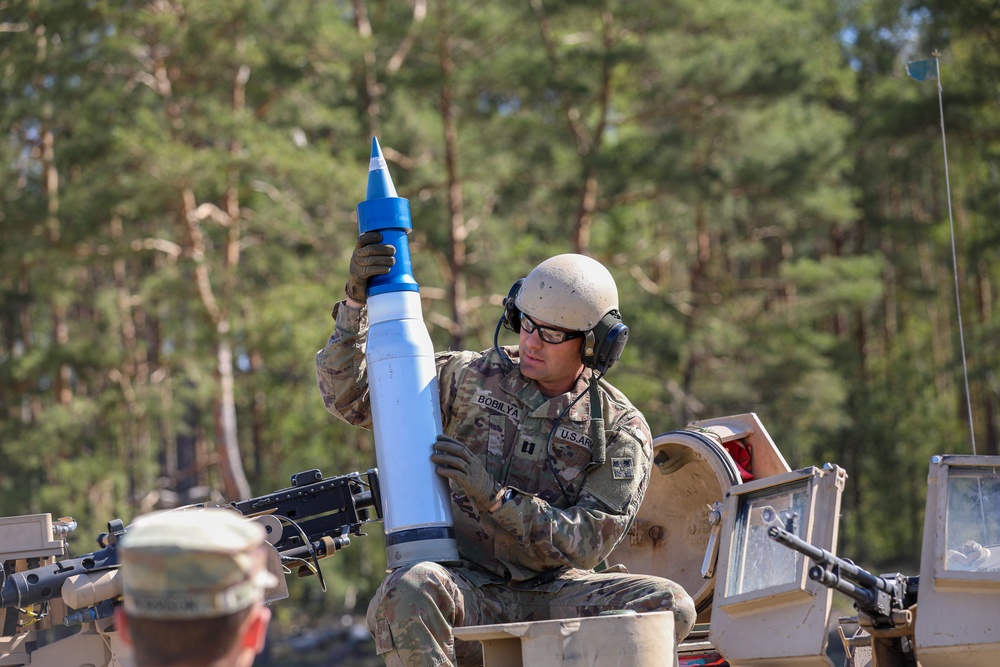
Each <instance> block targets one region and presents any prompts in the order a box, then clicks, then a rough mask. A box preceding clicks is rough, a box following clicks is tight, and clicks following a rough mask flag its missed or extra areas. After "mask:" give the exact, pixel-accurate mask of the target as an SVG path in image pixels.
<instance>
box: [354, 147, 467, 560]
mask: <svg viewBox="0 0 1000 667" xmlns="http://www.w3.org/2000/svg"><path fill="white" fill-rule="evenodd" d="M358 227H359V231H360V232H361V233H364V232H368V231H379V232H381V234H382V242H383V243H389V244H392V245H393V246H394V247H395V248H396V254H395V260H396V263H395V264H394V265H393V267H392V269H391V270H390V271H389V273H388V274H386V275H383V276H376V277H374V278H372V279H371V280H370V281H369V282H368V289H367V298H368V341H367V344H366V347H365V360H366V362H367V365H368V390H369V396H370V400H371V407H372V429H373V430H374V432H375V456H376V459H377V461H378V470H379V487H380V489H381V496H382V520H383V525H384V527H385V550H386V561H387V564H388V567H389V569H395V568H397V567H401V566H403V565H409V564H412V563H417V562H420V561H425V560H429V561H438V562H456V561H458V546H457V543H456V542H455V529H454V522H453V520H452V514H451V493H450V491H449V489H448V481H447V480H446V479H445V478H443V477H441V476H440V475H438V474H437V473H436V472H435V471H434V468H435V466H434V464H433V463H431V453H432V451H433V449H434V441H435V440H436V439H437V436H438V435H439V434H440V433H441V404H440V402H439V400H438V384H437V375H436V373H435V368H434V346H433V344H432V343H431V337H430V335H429V334H428V333H427V327H426V325H425V324H424V318H423V313H422V312H421V310H420V292H419V286H418V285H417V282H416V280H414V278H413V269H412V267H411V265H410V249H409V243H408V241H407V238H406V236H407V233H408V232H409V231H410V229H411V223H410V205H409V202H408V201H407V200H406V199H404V198H402V197H398V196H397V195H396V188H395V187H394V186H393V184H392V179H391V177H390V176H389V172H388V170H387V169H386V164H385V160H384V159H383V157H382V151H381V149H380V148H379V145H378V141H377V140H372V155H371V163H370V167H369V171H368V192H367V196H366V198H365V201H363V202H361V203H360V204H358Z"/></svg>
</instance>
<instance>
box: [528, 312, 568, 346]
mask: <svg viewBox="0 0 1000 667" xmlns="http://www.w3.org/2000/svg"><path fill="white" fill-rule="evenodd" d="M521 328H522V329H524V332H525V333H528V334H530V333H534V332H535V330H537V331H538V337H539V338H541V339H542V340H543V341H545V342H546V343H551V344H552V345H558V344H559V343H565V342H566V341H568V340H572V339H573V338H583V332H582V331H563V330H562V329H555V328H553V327H543V326H542V325H541V324H539V323H538V322H536V321H535V320H533V319H531V318H530V317H529V316H528V315H526V314H524V313H521Z"/></svg>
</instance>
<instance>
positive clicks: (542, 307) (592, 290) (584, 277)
mask: <svg viewBox="0 0 1000 667" xmlns="http://www.w3.org/2000/svg"><path fill="white" fill-rule="evenodd" d="M514 303H515V305H516V306H517V308H518V310H520V311H521V312H523V313H525V314H526V315H528V316H529V317H531V318H533V319H536V320H539V321H541V322H546V323H548V324H551V325H553V326H556V327H560V328H563V329H566V330H568V331H590V330H591V329H593V328H594V327H596V326H597V325H598V324H599V323H600V322H601V320H602V319H603V318H604V316H605V315H607V314H608V313H610V312H612V311H615V314H616V315H617V311H618V288H617V286H616V285H615V279H614V278H613V277H612V276H611V272H610V271H608V270H607V269H606V268H604V265H602V264H601V263H600V262H598V261H597V260H595V259H592V258H590V257H587V256H585V255H576V254H565V255H556V256H555V257H550V258H549V259H547V260H545V261H544V262H542V263H541V264H539V265H538V266H536V267H535V268H534V269H532V270H531V273H529V274H528V276H527V277H526V278H525V279H524V282H523V284H522V285H521V288H520V290H519V291H518V292H517V296H516V298H515V300H514Z"/></svg>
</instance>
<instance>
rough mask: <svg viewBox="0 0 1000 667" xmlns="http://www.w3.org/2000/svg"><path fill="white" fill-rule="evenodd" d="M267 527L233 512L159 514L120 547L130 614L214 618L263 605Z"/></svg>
mask: <svg viewBox="0 0 1000 667" xmlns="http://www.w3.org/2000/svg"><path fill="white" fill-rule="evenodd" d="M264 534H265V532H264V528H263V527H262V526H260V525H259V524H257V523H256V522H253V521H248V520H247V519H245V518H243V517H242V516H241V515H240V514H239V513H237V512H235V511H233V510H227V509H221V508H212V509H203V510H180V511H176V510H175V511H166V512H154V513H151V514H146V515H144V516H141V517H139V518H138V519H136V521H135V522H134V523H133V524H132V525H131V526H129V528H128V531H127V532H126V533H125V537H124V539H123V541H122V561H121V562H122V565H121V577H122V580H123V581H122V587H123V594H124V602H125V611H126V612H127V613H128V614H129V615H131V616H134V617H141V618H156V619H175V620H176V619H192V618H212V617H216V616H226V615H229V614H233V613H236V612H238V611H241V610H243V609H246V608H247V607H249V606H251V605H252V604H254V603H257V602H261V601H263V600H264V591H265V590H267V589H268V588H270V587H272V586H274V585H275V584H276V583H277V579H276V577H275V576H274V575H273V574H272V573H271V572H270V571H268V569H267V567H266V551H265V550H264V549H262V548H261V547H262V545H263V544H264Z"/></svg>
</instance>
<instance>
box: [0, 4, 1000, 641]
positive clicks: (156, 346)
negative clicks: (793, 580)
mask: <svg viewBox="0 0 1000 667" xmlns="http://www.w3.org/2000/svg"><path fill="white" fill-rule="evenodd" d="M933 49H938V50H940V52H941V60H940V71H941V83H942V84H943V91H944V94H943V100H944V107H943V110H944V118H945V126H946V128H947V139H948V142H949V143H948V151H949V153H948V154H949V158H950V183H951V195H952V204H953V208H954V221H955V228H956V234H957V236H956V238H957V260H958V261H957V277H958V287H959V293H960V294H961V297H962V316H963V321H964V329H965V337H966V349H967V356H968V364H969V386H970V390H971V397H972V401H971V408H972V410H971V412H972V414H973V415H974V423H975V435H976V438H977V448H978V453H980V454H997V453H998V439H1000V435H998V427H1000V423H998V421H1000V417H998V413H997V407H998V400H1000V378H998V377H997V374H996V366H997V363H996V362H997V360H998V358H1000V349H998V347H1000V314H998V312H997V301H998V297H1000V295H998V290H997V285H998V280H1000V264H998V262H997V256H998V252H1000V226H998V225H997V218H998V213H1000V198H998V194H997V193H998V192H1000V170H998V167H1000V163H998V151H1000V106H998V105H997V101H998V100H997V97H998V92H1000V9H998V7H997V5H996V3H995V2H993V1H992V0H963V2H952V1H951V0H929V1H926V2H922V1H918V0H914V1H910V0H906V1H902V2H901V1H899V0H757V1H755V2H743V1H741V0H670V1H664V0H627V1H626V0H621V1H617V0H584V1H572V2H570V1H568V0H489V1H488V2H485V1H481V0H468V1H465V0H463V1H461V2H459V1H457V0H405V1H403V0H398V1H396V2H389V1H367V2H366V1H365V0H353V1H351V2H347V1H334V0H324V1H322V2H320V1H309V0H295V1H294V2H288V1H280V2H279V1H275V0H231V1H226V2H218V1H217V0H154V1H144V2H140V1H129V0H120V1H117V2H113V1H107V0H86V1H82V0H0V96H2V104H0V126H2V129H3V139H4V140H3V142H2V143H0V200H2V208H0V514H3V515H5V516H9V515H16V514H24V513H31V512H51V513H53V515H55V516H61V515H73V516H74V517H76V518H77V520H78V521H79V522H80V525H81V527H80V528H79V529H78V530H77V531H76V533H75V534H74V536H73V544H74V550H75V552H76V553H81V552H85V551H90V550H92V549H93V548H95V546H96V545H95V544H94V543H93V541H92V538H93V536H95V535H96V534H97V532H99V531H100V530H102V529H104V527H105V524H106V522H107V521H108V520H110V519H113V518H116V517H117V518H122V519H124V520H126V521H129V520H131V519H132V518H133V517H134V516H135V515H137V514H138V513H140V512H143V511H148V510H149V509H152V508H154V507H163V506H170V505H172V504H179V503H181V504H182V503H188V502H195V501H199V500H203V499H204V498H207V497H213V496H214V497H219V498H225V499H238V498H244V497H249V496H250V495H260V494H263V493H266V492H268V491H272V490H276V489H279V488H282V487H284V486H287V485H288V479H289V475H290V474H292V473H294V472H297V471H300V470H306V469H309V468H320V469H321V470H322V471H323V473H324V474H326V475H333V474H343V473H347V472H353V471H365V470H367V469H368V468H371V467H374V466H375V465H376V462H375V456H374V447H373V441H372V437H371V434H370V433H368V432H365V431H362V430H359V429H354V428H350V427H348V426H346V425H345V424H342V423H340V422H338V421H336V420H335V419H334V418H332V417H331V416H330V415H329V414H327V413H326V412H325V410H324V408H323V403H322V401H321V399H320V397H319V394H318V392H317V390H316V388H315V377H314V360H313V355H314V353H315V352H316V350H318V349H319V348H321V347H322V346H323V345H324V343H325V341H326V339H327V338H328V336H329V335H330V333H331V332H332V321H331V319H330V317H329V313H330V310H331V307H332V306H333V304H334V302H335V301H337V300H338V299H340V298H342V295H343V286H344V283H345V280H346V276H347V264H348V259H349V257H350V253H351V250H352V248H353V245H354V241H355V237H356V234H357V218H356V214H355V212H354V207H355V205H356V204H357V203H358V202H359V201H361V200H362V199H363V198H364V192H365V183H366V178H367V170H368V156H369V150H370V146H371V138H372V136H378V137H379V140H380V142H381V145H382V147H383V150H384V153H385V155H386V158H387V160H388V162H389V169H390V172H391V174H392V177H393V179H394V181H395V184H396V187H397V189H398V191H399V194H400V196H403V197H407V198H409V200H410V205H411V210H412V213H413V226H414V231H413V233H412V234H411V236H410V246H411V252H412V256H413V263H414V273H415V275H416V277H417V280H418V281H419V283H420V284H421V295H422V298H423V306H424V311H425V319H426V322H427V325H428V327H429V328H430V331H431V334H432V337H433V340H434V342H435V346H436V348H437V349H446V348H471V349H482V348H486V347H489V346H490V345H491V344H492V337H493V332H494V327H495V324H496V322H497V317H498V316H499V313H500V303H501V299H502V297H503V296H504V295H505V294H506V293H507V290H508V288H509V287H510V285H511V284H512V283H513V282H514V280H516V279H517V278H519V277H521V276H522V275H524V274H525V273H526V272H527V271H528V270H529V269H530V268H531V267H532V266H533V265H534V264H535V263H537V262H538V261H540V260H541V259H544V258H545V257H547V256H549V255H551V254H555V253H561V252H582V253H586V254H588V255H591V256H593V257H595V258H597V259H599V260H600V261H601V262H603V263H604V264H605V265H607V266H608V267H609V268H610V270H611V271H612V273H613V274H614V275H615V277H616V279H617V281H618V285H619V290H620V293H621V301H622V312H623V313H624V316H625V320H626V322H627V323H628V325H629V328H630V341H629V344H628V346H627V348H626V350H625V353H624V356H623V358H622V360H621V362H620V363H619V365H618V366H616V368H615V369H614V370H613V372H612V377H611V378H610V379H611V380H612V381H613V382H614V383H615V384H616V385H617V386H619V387H620V388H621V389H623V390H624V391H625V392H626V393H627V394H628V395H629V396H630V397H631V399H632V400H633V402H635V403H636V404H637V405H638V406H639V407H640V408H641V409H642V410H643V412H644V413H645V414H646V416H647V418H648V421H649V423H650V426H651V428H652V430H653V432H654V434H657V433H662V432H665V431H668V430H672V429H676V428H681V427H683V426H684V425H685V424H686V423H687V422H689V421H690V420H693V419H704V418H709V417H717V416H723V415H727V414H735V413H743V412H750V411H753V412H756V413H757V414H758V416H759V417H760V419H761V420H762V422H763V423H764V425H765V426H766V427H767V429H768V430H769V432H770V434H771V436H772V438H773V439H774V440H775V442H776V443H777V445H778V447H779V448H780V449H781V450H782V451H783V453H784V455H785V457H786V459H787V460H788V462H789V463H790V464H791V465H792V467H794V468H797V467H802V466H807V465H822V463H824V462H825V461H832V462H836V463H838V464H840V465H841V466H843V467H844V468H846V470H847V472H848V474H849V476H850V477H849V480H848V483H847V487H846V491H845V500H844V510H843V517H842V523H841V532H840V551H841V553H844V554H848V555H850V556H852V557H853V558H855V559H856V560H857V561H858V562H860V563H862V564H864V565H865V566H866V567H870V568H874V569H875V570H876V571H886V569H887V568H889V567H897V568H901V569H903V570H904V571H910V572H913V573H915V570H916V563H917V558H918V556H917V554H918V552H919V540H920V530H921V523H922V515H923V507H924V506H923V503H924V491H925V480H926V472H927V463H928V459H929V457H930V456H931V455H932V454H937V453H968V452H969V451H970V432H969V431H970V429H969V424H968V419H967V416H968V414H969V412H970V410H969V407H970V406H969V405H968V404H967V403H966V400H965V392H964V386H963V384H964V383H963V375H962V365H961V355H960V347H959V339H958V327H957V323H956V299H955V294H956V289H955V287H956V285H955V282H954V278H953V276H954V275H955V274H954V273H953V265H952V253H951V242H950V237H949V219H948V189H947V188H946V185H945V171H944V161H943V156H942V136H941V125H940V116H939V108H938V97H937V87H936V83H937V81H935V80H928V81H924V82H923V83H918V82H916V81H914V80H912V79H910V78H908V77H907V76H906V75H905V71H904V65H905V63H906V62H907V61H909V60H919V59H924V58H929V57H931V51H932V50H933ZM508 336H509V337H508V338H507V339H504V338H503V335H502V336H501V340H502V342H510V343H512V342H514V339H513V337H512V336H510V335H509V334H508ZM369 532H370V533H371V536H370V537H369V538H367V539H356V540H354V544H353V545H352V546H351V547H350V549H347V550H345V551H344V552H343V553H341V554H338V555H337V556H336V558H333V559H330V560H329V561H327V562H326V563H325V564H324V572H325V573H326V580H327V582H328V584H329V586H330V590H329V592H328V593H326V594H323V593H322V592H321V591H320V590H319V586H318V585H316V583H315V581H311V582H309V581H307V582H304V583H303V584H302V585H298V584H296V585H293V587H292V594H293V601H292V602H289V603H283V604H280V605H277V606H276V613H277V624H278V625H277V627H279V628H281V627H286V628H287V627H292V626H294V625H295V624H296V623H297V621H296V619H297V618H298V619H301V618H303V617H307V616H311V617H313V618H314V619H315V618H324V617H325V618H338V617H339V615H341V614H355V615H356V614H358V613H363V611H364V608H365V605H366V604H367V600H368V598H369V596H370V595H371V593H372V591H373V590H374V588H375V587H376V586H377V584H378V582H379V581H380V580H381V577H382V576H383V568H384V562H385V556H384V549H383V543H382V540H381V537H380V533H379V527H378V526H377V525H375V526H372V527H371V530H369Z"/></svg>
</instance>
